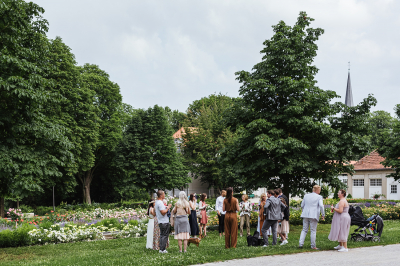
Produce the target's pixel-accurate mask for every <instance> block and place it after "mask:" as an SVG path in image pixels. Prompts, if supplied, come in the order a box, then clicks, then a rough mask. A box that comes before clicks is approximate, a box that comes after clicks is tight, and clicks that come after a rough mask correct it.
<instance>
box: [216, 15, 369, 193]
mask: <svg viewBox="0 0 400 266" xmlns="http://www.w3.org/2000/svg"><path fill="white" fill-rule="evenodd" d="M311 21H313V19H312V18H309V17H308V16H307V14H306V13H305V12H300V15H299V17H298V19H297V22H296V24H295V25H294V26H293V27H291V26H288V25H286V24H285V22H283V21H280V22H279V23H278V24H277V25H276V26H273V30H274V33H275V34H274V35H273V37H272V38H271V39H270V40H266V41H265V42H264V45H265V47H264V49H263V50H262V51H261V53H262V54H263V58H262V61H261V62H260V63H258V64H256V65H255V66H254V67H253V71H252V72H247V71H240V72H237V73H236V74H237V79H238V80H239V81H240V83H242V86H241V88H240V90H239V92H240V95H241V96H242V97H243V101H242V102H239V104H238V105H236V106H235V107H234V108H232V111H231V112H229V114H230V118H229V120H230V123H231V124H232V125H235V128H236V129H237V134H238V138H237V140H236V141H235V142H234V144H233V145H231V146H230V147H229V148H228V149H227V150H226V151H225V153H224V156H223V158H224V160H225V161H226V162H228V163H231V165H232V167H233V168H234V169H235V171H237V172H238V173H239V174H240V175H241V176H242V177H243V178H244V179H245V180H244V182H243V184H244V185H243V186H244V188H248V189H254V188H258V187H262V186H273V187H282V186H283V190H284V192H285V193H287V194H289V193H290V194H292V195H294V194H299V193H301V191H302V190H310V189H311V187H312V185H313V182H315V180H321V181H322V182H326V183H328V184H335V183H336V181H337V175H338V174H339V173H345V172H352V166H350V165H348V164H347V163H348V162H349V161H350V160H353V159H355V158H356V157H357V156H359V155H360V154H363V153H366V152H367V151H368V143H369V142H368V141H367V140H366V139H365V138H363V137H362V136H365V135H366V134H367V130H368V127H367V126H366V124H365V122H366V119H367V117H368V113H369V109H370V106H371V105H374V104H375V102H376V100H375V99H374V98H373V97H372V96H369V97H368V98H367V99H365V100H364V101H363V102H362V103H361V104H360V105H359V106H356V107H353V108H348V107H346V106H345V105H344V104H341V103H335V104H332V103H330V102H331V100H332V99H334V98H336V97H338V96H337V94H336V93H335V92H333V91H325V90H322V89H320V88H318V87H317V86H316V83H317V81H316V80H315V75H316V74H317V72H318V69H317V67H316V66H314V65H312V63H313V60H314V57H315V56H316V54H317V48H318V47H317V45H316V43H315V42H316V41H317V40H318V38H319V37H320V36H321V34H323V32H324V31H323V29H320V28H316V29H314V28H311V27H309V26H310V23H311ZM340 112H343V113H345V115H343V117H341V116H340V115H339V113H340ZM238 118H240V119H238Z"/></svg>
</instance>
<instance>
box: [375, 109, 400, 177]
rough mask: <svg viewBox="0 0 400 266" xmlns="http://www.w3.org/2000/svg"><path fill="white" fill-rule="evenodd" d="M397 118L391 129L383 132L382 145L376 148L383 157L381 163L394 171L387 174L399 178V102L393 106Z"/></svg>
mask: <svg viewBox="0 0 400 266" xmlns="http://www.w3.org/2000/svg"><path fill="white" fill-rule="evenodd" d="M395 110H396V115H397V118H398V119H396V120H395V122H394V123H393V130H392V131H391V132H385V134H384V137H383V139H384V141H383V145H382V146H380V147H379V148H378V152H379V154H380V155H381V156H382V157H384V158H385V160H384V161H383V162H382V164H383V165H384V166H386V167H391V168H392V169H393V170H394V171H395V172H394V173H392V174H390V175H389V176H392V177H394V179H395V180H399V179H400V104H398V105H397V106H396V107H395Z"/></svg>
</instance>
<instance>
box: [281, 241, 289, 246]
mask: <svg viewBox="0 0 400 266" xmlns="http://www.w3.org/2000/svg"><path fill="white" fill-rule="evenodd" d="M287 243H289V242H288V241H287V240H283V241H282V244H281V246H283V245H286V244H287Z"/></svg>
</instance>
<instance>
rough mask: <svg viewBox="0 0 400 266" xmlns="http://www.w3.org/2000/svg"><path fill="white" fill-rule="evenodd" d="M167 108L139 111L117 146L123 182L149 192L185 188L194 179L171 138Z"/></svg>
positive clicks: (156, 107) (171, 131) (171, 132)
mask: <svg viewBox="0 0 400 266" xmlns="http://www.w3.org/2000/svg"><path fill="white" fill-rule="evenodd" d="M173 133H174V132H173V130H172V128H171V126H170V125H169V123H168V118H167V116H166V114H165V110H164V108H162V107H159V106H157V105H155V106H154V107H153V108H149V109H147V110H137V112H135V114H134V116H133V118H132V121H131V123H130V125H129V126H128V128H127V129H126V132H125V133H124V137H123V140H122V142H121V144H120V145H119V147H118V150H117V153H118V161H119V164H120V165H121V167H120V168H122V169H124V179H125V181H124V182H127V183H131V184H134V185H135V186H136V187H138V188H143V189H145V190H146V191H147V192H150V193H151V192H152V191H154V189H160V188H162V189H173V188H182V187H184V186H185V185H186V184H187V183H188V182H190V181H191V179H190V178H189V177H188V170H187V169H186V167H185V166H184V165H183V162H182V161H183V159H182V156H181V154H180V153H178V152H177V148H176V146H175V143H174V139H173V138H172V135H173Z"/></svg>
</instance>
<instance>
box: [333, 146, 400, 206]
mask: <svg viewBox="0 0 400 266" xmlns="http://www.w3.org/2000/svg"><path fill="white" fill-rule="evenodd" d="M383 160H384V158H383V157H381V156H380V155H379V154H378V152H376V151H373V152H371V153H370V154H369V155H367V156H365V157H364V158H362V159H361V160H359V161H357V162H354V163H352V164H353V165H354V170H355V173H354V175H353V176H351V175H349V174H343V175H342V176H340V177H339V178H340V179H342V181H343V182H344V183H346V184H347V187H348V188H347V190H348V193H349V194H351V195H352V196H353V198H367V199H368V198H369V199H370V198H371V197H372V196H373V195H375V194H383V195H384V196H385V199H388V200H399V199H400V193H398V191H399V181H395V180H394V178H393V177H386V176H387V175H389V174H391V173H394V170H393V169H391V168H386V167H385V166H383V165H382V164H381V162H382V161H383Z"/></svg>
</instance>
